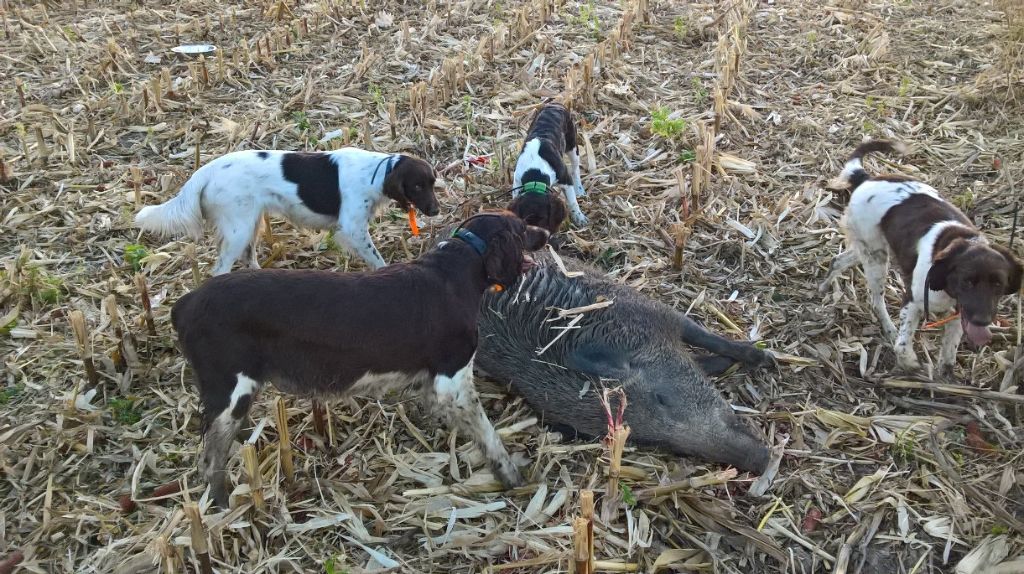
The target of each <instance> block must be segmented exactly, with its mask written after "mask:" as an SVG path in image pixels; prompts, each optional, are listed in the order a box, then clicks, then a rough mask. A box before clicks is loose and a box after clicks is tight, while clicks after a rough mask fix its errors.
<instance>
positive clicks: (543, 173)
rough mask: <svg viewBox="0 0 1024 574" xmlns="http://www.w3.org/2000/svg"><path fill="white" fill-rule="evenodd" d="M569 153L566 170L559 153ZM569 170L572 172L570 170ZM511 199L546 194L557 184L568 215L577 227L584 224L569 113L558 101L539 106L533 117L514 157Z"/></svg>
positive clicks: (578, 165) (578, 158)
mask: <svg viewBox="0 0 1024 574" xmlns="http://www.w3.org/2000/svg"><path fill="white" fill-rule="evenodd" d="M563 154H565V155H568V156H569V162H570V169H566V167H565V162H564V161H562V155H563ZM570 170H571V172H570ZM512 185H513V188H512V198H513V199H515V198H517V197H519V194H521V193H537V194H547V193H548V192H549V191H551V189H552V188H554V187H555V186H556V185H558V186H560V187H561V188H562V190H563V192H564V194H565V201H566V203H567V204H568V205H569V216H570V217H571V218H572V222H573V223H575V224H576V225H579V226H581V227H582V226H584V225H586V224H587V217H586V216H585V215H583V211H582V210H581V209H580V204H579V202H577V201H576V198H577V197H583V196H584V195H586V194H587V193H586V191H584V189H583V181H582V180H581V179H580V152H579V145H578V142H577V141H576V123H575V121H574V119H573V115H572V112H570V111H569V110H568V109H566V108H565V106H563V105H561V104H557V103H548V104H544V105H543V106H541V108H540V109H539V110H538V111H537V113H536V114H535V115H534V116H533V121H532V122H531V123H530V129H529V131H528V132H527V133H526V140H525V141H524V142H523V149H522V151H520V152H519V159H517V160H516V171H515V177H514V181H513V184H512Z"/></svg>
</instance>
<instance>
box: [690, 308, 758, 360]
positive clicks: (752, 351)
mask: <svg viewBox="0 0 1024 574" xmlns="http://www.w3.org/2000/svg"><path fill="white" fill-rule="evenodd" d="M680 321H681V323H682V339H683V342H684V343H687V344H689V345H693V346H695V347H700V348H702V349H706V350H708V351H711V352H712V353H714V354H716V355H722V356H723V357H730V358H733V359H736V360H737V361H739V362H741V363H743V364H744V365H745V366H747V367H760V366H762V365H764V364H767V363H768V362H769V361H771V358H770V357H769V356H768V353H765V352H764V351H762V350H761V349H758V348H757V347H755V346H754V345H752V344H750V343H747V342H745V341H733V340H730V339H726V338H725V337H723V336H721V335H716V334H714V333H712V332H711V331H708V330H707V329H705V328H704V327H702V326H700V324H698V323H697V322H696V321H694V320H693V319H690V318H689V317H686V316H685V315H680Z"/></svg>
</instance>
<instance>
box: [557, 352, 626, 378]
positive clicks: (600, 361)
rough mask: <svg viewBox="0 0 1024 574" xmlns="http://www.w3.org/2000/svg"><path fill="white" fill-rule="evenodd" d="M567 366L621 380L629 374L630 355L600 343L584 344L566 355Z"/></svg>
mask: <svg viewBox="0 0 1024 574" xmlns="http://www.w3.org/2000/svg"><path fill="white" fill-rule="evenodd" d="M565 366H566V367H569V368H570V369H573V370H575V371H579V372H581V373H586V374H588V375H592V376H594V377H600V378H602V379H618V380H620V381H621V380H623V379H625V378H626V377H627V376H629V355H628V354H626V353H625V352H624V351H623V350H622V349H616V348H614V347H610V346H608V345H602V344H600V343H590V344H583V345H580V346H578V347H576V349H575V350H573V351H572V352H571V353H569V354H568V355H567V356H566V358H565Z"/></svg>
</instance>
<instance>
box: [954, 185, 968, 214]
mask: <svg viewBox="0 0 1024 574" xmlns="http://www.w3.org/2000/svg"><path fill="white" fill-rule="evenodd" d="M951 199H952V200H953V205H955V206H957V207H959V208H960V211H970V210H972V209H974V192H973V191H971V190H969V189H968V190H967V191H965V192H963V193H960V194H957V195H954V196H953V197H952V198H951Z"/></svg>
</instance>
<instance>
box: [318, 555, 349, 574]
mask: <svg viewBox="0 0 1024 574" xmlns="http://www.w3.org/2000/svg"><path fill="white" fill-rule="evenodd" d="M344 560H345V559H344V558H338V557H334V558H328V559H327V560H324V574H348V568H345V567H344V565H343V563H344Z"/></svg>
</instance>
